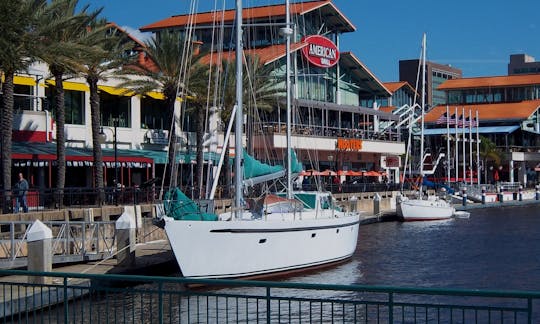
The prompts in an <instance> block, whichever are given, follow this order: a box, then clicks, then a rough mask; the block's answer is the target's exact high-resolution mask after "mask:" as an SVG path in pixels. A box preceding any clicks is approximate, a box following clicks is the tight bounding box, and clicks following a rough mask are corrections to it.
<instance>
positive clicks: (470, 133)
mask: <svg viewBox="0 0 540 324" xmlns="http://www.w3.org/2000/svg"><path fill="white" fill-rule="evenodd" d="M472 148H473V144H472V110H471V109H470V108H469V168H470V169H471V171H470V173H469V175H470V177H471V178H470V179H469V183H470V184H471V186H472V185H473V177H472V170H473V168H472V165H473V164H472V161H473V158H472V156H473V155H472Z"/></svg>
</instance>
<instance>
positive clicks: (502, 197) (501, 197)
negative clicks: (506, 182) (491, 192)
mask: <svg viewBox="0 0 540 324" xmlns="http://www.w3.org/2000/svg"><path fill="white" fill-rule="evenodd" d="M503 190H504V188H503V187H502V186H501V187H499V202H500V203H501V204H502V203H503V200H504V196H503Z"/></svg>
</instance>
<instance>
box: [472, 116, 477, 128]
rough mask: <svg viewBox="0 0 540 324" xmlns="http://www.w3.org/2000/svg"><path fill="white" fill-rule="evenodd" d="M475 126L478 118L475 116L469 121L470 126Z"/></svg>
mask: <svg viewBox="0 0 540 324" xmlns="http://www.w3.org/2000/svg"><path fill="white" fill-rule="evenodd" d="M475 126H478V120H477V119H476V117H474V118H473V119H472V121H471V127H475Z"/></svg>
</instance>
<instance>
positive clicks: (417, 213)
mask: <svg viewBox="0 0 540 324" xmlns="http://www.w3.org/2000/svg"><path fill="white" fill-rule="evenodd" d="M425 93H426V34H424V35H423V38H422V104H421V115H420V120H421V126H420V132H421V133H420V190H419V191H418V195H419V196H418V198H416V199H409V198H407V197H405V196H399V197H398V201H397V206H396V211H397V214H398V216H399V217H400V218H401V219H402V220H404V221H423V220H439V219H448V218H451V217H452V216H453V215H454V213H455V209H454V207H453V206H452V205H451V204H450V203H449V202H447V201H446V200H442V199H438V197H436V196H433V197H428V198H427V199H423V197H422V183H423V180H424V176H425V175H426V174H425V170H424V161H425V158H426V156H425V154H424V114H425V100H426V99H425V98H426V97H425ZM409 136H410V135H409ZM409 145H410V141H409ZM409 152H410V147H409V149H408V151H407V154H409ZM438 161H439V160H437V163H438Z"/></svg>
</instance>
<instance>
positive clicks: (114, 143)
mask: <svg viewBox="0 0 540 324" xmlns="http://www.w3.org/2000/svg"><path fill="white" fill-rule="evenodd" d="M117 127H118V118H114V119H113V128H114V134H113V147H114V183H115V185H116V186H117V187H119V186H118V141H117V139H116V136H117V135H116V131H117ZM116 204H117V205H118V200H117V201H116Z"/></svg>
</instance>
